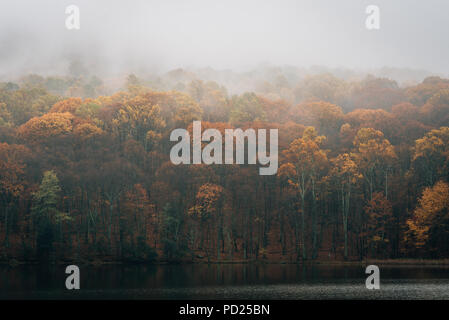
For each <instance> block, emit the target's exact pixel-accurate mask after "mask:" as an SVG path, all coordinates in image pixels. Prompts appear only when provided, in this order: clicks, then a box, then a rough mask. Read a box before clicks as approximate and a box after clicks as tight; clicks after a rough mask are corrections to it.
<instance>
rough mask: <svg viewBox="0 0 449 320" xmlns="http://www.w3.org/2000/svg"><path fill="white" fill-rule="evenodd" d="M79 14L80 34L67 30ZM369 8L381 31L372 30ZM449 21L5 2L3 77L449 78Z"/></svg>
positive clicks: (415, 7) (50, 0)
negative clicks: (276, 73) (276, 74)
mask: <svg viewBox="0 0 449 320" xmlns="http://www.w3.org/2000/svg"><path fill="white" fill-rule="evenodd" d="M70 4H75V5H78V6H79V8H80V13H81V30H79V31H73V30H72V31H69V30H67V29H66V28H65V19H66V14H65V7H66V6H67V5H70ZM369 4H375V5H378V6H379V7H380V18H381V22H380V30H378V31H369V30H367V29H366V28H365V19H366V16H367V15H366V13H365V8H366V6H367V5H369ZM448 17H449V1H447V0H426V1H419V0H403V1H399V0H372V1H371V0H370V1H365V0H338V1H337V0H313V1H312V0H310V1H299V0H296V1H294V0H258V1H257V0H247V1H245V0H239V1H236V0H220V1H218V0H159V1H152V0H146V1H145V0H127V1H111V0H108V1H106V0H104V1H100V0H95V1H93V0H85V1H80V0H70V1H66V0H39V1H37V0H28V1H25V0H9V1H7V0H2V1H1V2H0V73H6V72H10V73H13V72H48V71H49V70H53V69H54V70H58V68H62V67H63V66H64V64H65V63H66V62H67V58H69V57H71V56H77V55H81V56H83V57H87V58H88V59H90V60H89V61H91V63H97V64H101V65H102V66H104V67H106V68H108V69H109V70H117V71H119V70H122V69H126V68H128V67H129V68H131V69H132V68H136V67H141V66H145V67H146V68H149V69H155V70H168V69H171V68H176V67H186V66H196V67H206V66H210V67H213V68H232V69H239V68H244V67H248V66H253V65H257V64H258V63H260V62H269V63H272V64H275V65H296V66H303V67H307V66H311V65H323V66H329V67H347V68H364V69H369V68H378V67H383V66H389V67H409V68H414V69H426V70H429V71H432V72H436V73H444V74H448V73H449V41H448V40H449V19H448ZM64 59H65V60H64Z"/></svg>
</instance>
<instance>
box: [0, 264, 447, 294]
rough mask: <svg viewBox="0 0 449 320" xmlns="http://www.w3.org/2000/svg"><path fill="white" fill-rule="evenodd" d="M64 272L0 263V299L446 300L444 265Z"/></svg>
mask: <svg viewBox="0 0 449 320" xmlns="http://www.w3.org/2000/svg"><path fill="white" fill-rule="evenodd" d="M64 271H65V267H64V266H50V267H48V266H47V267H42V266H18V267H14V268H13V267H9V266H0V299H257V300H259V299H449V268H448V267H442V266H383V267H380V277H381V279H380V283H381V284H380V286H381V287H380V290H367V289H366V288H365V279H366V277H367V275H365V269H364V267H361V266H353V265H351V266H341V265H322V264H320V265H293V264H222V265H219V264H211V265H207V264H188V265H103V266H80V273H81V289H80V290H67V289H65V279H66V276H67V275H66V274H65V272H64Z"/></svg>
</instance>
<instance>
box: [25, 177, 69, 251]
mask: <svg viewBox="0 0 449 320" xmlns="http://www.w3.org/2000/svg"><path fill="white" fill-rule="evenodd" d="M60 192H61V187H60V186H59V179H58V177H57V176H56V173H55V172H54V171H52V170H50V171H45V172H44V176H43V178H42V182H41V185H40V186H39V190H38V191H37V192H36V193H34V194H33V206H32V209H31V213H32V216H33V221H34V225H35V228H36V231H37V253H38V256H41V257H48V254H49V253H50V252H51V251H52V247H53V242H54V239H55V233H56V232H55V227H56V226H59V227H60V228H59V230H60V232H61V231H62V229H61V227H62V224H63V223H64V222H66V221H70V220H71V217H70V216H69V215H68V214H67V213H64V212H61V211H59V210H58V203H59V201H60ZM61 236H62V235H61V234H60V239H61Z"/></svg>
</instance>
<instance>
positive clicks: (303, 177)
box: [278, 127, 328, 260]
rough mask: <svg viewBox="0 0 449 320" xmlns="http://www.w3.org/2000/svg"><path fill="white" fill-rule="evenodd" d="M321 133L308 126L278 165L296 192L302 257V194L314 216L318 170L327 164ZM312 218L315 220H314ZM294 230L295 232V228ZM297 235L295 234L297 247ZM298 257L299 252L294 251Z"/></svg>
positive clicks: (303, 224)
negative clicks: (309, 193)
mask: <svg viewBox="0 0 449 320" xmlns="http://www.w3.org/2000/svg"><path fill="white" fill-rule="evenodd" d="M324 140H325V137H324V136H318V135H317V132H316V130H315V128H314V127H308V128H307V129H306V130H305V131H304V134H303V136H302V138H298V139H295V140H294V141H293V142H292V143H291V144H290V147H289V148H288V149H287V150H285V151H284V152H283V154H284V157H285V161H284V163H283V164H282V165H281V167H280V168H279V173H278V174H279V175H280V176H284V177H286V178H287V179H288V182H289V183H290V185H291V186H293V187H294V188H295V189H296V190H297V191H298V195H299V198H300V205H301V247H302V249H301V250H302V258H303V259H304V260H305V259H307V251H306V243H305V240H306V238H305V223H306V222H305V219H306V213H305V202H306V195H307V193H308V192H309V191H310V192H311V196H312V215H313V217H314V219H316V218H315V215H316V202H315V201H316V197H317V195H316V184H317V181H318V180H319V179H320V176H321V175H322V171H323V170H324V168H325V166H326V165H327V161H328V160H327V155H326V152H325V151H324V150H322V149H321V148H320V147H321V145H322V143H323V142H324ZM314 221H316V220H314ZM295 224H296V228H295V229H296V230H298V226H297V224H298V221H297V219H295ZM296 232H297V231H296ZM316 233H317V230H316V227H315V223H314V227H313V236H312V237H313V250H314V251H315V250H317V242H316V237H317V234H316ZM298 240H299V235H298V234H296V241H297V250H299V245H298ZM298 259H299V251H298Z"/></svg>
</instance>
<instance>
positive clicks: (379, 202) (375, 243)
mask: <svg viewBox="0 0 449 320" xmlns="http://www.w3.org/2000/svg"><path fill="white" fill-rule="evenodd" d="M364 211H365V214H366V216H367V225H366V236H367V247H368V249H371V251H372V253H373V254H374V253H379V252H381V253H383V256H384V257H385V256H386V254H387V250H386V249H387V245H388V244H389V243H390V239H389V232H390V230H391V225H392V223H393V207H392V205H391V202H390V201H388V200H387V198H385V196H384V195H383V194H382V193H381V192H375V193H374V194H373V199H372V200H370V201H369V202H368V203H367V205H366V206H365V207H364Z"/></svg>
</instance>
